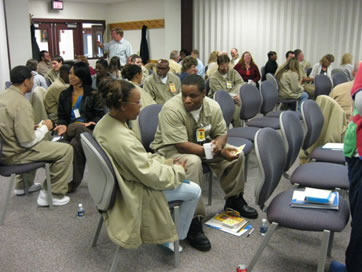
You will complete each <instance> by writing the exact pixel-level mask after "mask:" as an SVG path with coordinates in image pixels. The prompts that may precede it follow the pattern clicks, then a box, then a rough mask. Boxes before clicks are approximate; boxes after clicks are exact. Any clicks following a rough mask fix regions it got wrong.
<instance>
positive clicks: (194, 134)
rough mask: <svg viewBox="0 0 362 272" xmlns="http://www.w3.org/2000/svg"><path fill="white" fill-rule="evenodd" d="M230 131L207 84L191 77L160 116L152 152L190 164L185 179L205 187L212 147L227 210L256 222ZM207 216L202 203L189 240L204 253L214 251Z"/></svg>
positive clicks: (239, 158)
mask: <svg viewBox="0 0 362 272" xmlns="http://www.w3.org/2000/svg"><path fill="white" fill-rule="evenodd" d="M226 138H227V130H226V125H225V121H224V118H223V115H222V112H221V109H220V106H219V104H218V103H217V102H216V101H214V100H212V99H210V98H208V97H205V84H204V80H203V79H202V78H201V77H200V76H198V75H189V76H187V77H186V78H185V79H184V80H183V82H182V93H181V94H179V95H177V96H175V97H173V98H171V99H170V100H169V101H167V103H165V105H164V106H163V108H162V110H161V112H160V114H159V124H158V128H157V132H156V135H155V139H154V141H153V142H152V144H151V148H152V149H153V150H155V151H157V153H159V154H161V155H163V156H165V157H166V158H173V159H176V160H182V161H183V160H187V163H186V166H187V171H186V178H187V179H189V180H192V181H193V182H195V183H198V184H201V183H202V177H203V172H202V165H201V163H202V161H204V157H205V156H204V154H205V153H204V147H203V143H206V142H211V143H212V144H213V154H214V159H212V160H207V161H204V162H205V163H207V165H208V166H209V167H210V168H211V169H212V171H213V173H215V174H216V175H217V176H218V177H220V183H221V187H222V189H223V191H224V192H225V194H226V196H225V198H226V203H225V208H232V209H234V210H237V211H238V212H240V214H241V216H245V217H248V218H257V216H258V214H257V212H256V210H255V209H253V208H251V207H249V206H248V205H247V203H246V202H245V200H244V198H243V191H244V183H245V181H244V173H243V172H244V170H243V169H244V166H243V164H244V156H243V155H242V154H241V155H240V156H239V155H236V154H235V150H236V148H235V147H233V146H228V145H226ZM205 215H206V212H205V207H204V205H203V202H202V200H200V201H199V203H198V206H197V208H196V212H195V218H194V219H193V221H192V223H191V227H190V230H189V233H188V236H187V239H188V241H189V242H190V244H191V245H192V246H193V247H195V248H197V249H199V250H201V251H207V250H209V249H210V248H211V244H210V241H209V239H208V238H207V237H206V235H205V234H204V233H203V230H202V223H201V220H200V216H201V217H204V216H205Z"/></svg>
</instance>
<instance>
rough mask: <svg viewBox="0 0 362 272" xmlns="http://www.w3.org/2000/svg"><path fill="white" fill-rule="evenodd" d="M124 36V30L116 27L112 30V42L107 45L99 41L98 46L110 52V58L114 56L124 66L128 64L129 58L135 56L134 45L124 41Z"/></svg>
mask: <svg viewBox="0 0 362 272" xmlns="http://www.w3.org/2000/svg"><path fill="white" fill-rule="evenodd" d="M123 36H124V34H123V30H122V29H120V28H119V27H116V28H114V29H112V41H110V42H109V43H105V44H103V43H101V42H100V41H97V45H98V46H99V47H100V48H102V49H104V51H108V52H109V54H108V58H109V59H111V58H112V57H114V56H117V57H119V58H120V61H121V65H122V66H123V65H126V64H127V59H128V57H129V56H131V55H132V54H133V50H132V45H131V44H130V43H129V41H127V40H126V39H124V38H123Z"/></svg>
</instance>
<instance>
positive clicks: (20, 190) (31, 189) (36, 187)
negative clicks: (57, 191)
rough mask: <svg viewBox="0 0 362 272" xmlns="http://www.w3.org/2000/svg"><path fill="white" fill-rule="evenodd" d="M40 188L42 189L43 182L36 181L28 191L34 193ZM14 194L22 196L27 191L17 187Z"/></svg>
mask: <svg viewBox="0 0 362 272" xmlns="http://www.w3.org/2000/svg"><path fill="white" fill-rule="evenodd" d="M40 189H41V184H40V183H34V184H33V185H31V186H30V187H29V188H28V192H29V193H34V192H37V191H39V190H40ZM14 194H15V195H17V196H21V195H24V194H25V191H24V189H15V190H14Z"/></svg>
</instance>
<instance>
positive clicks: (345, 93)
mask: <svg viewBox="0 0 362 272" xmlns="http://www.w3.org/2000/svg"><path fill="white" fill-rule="evenodd" d="M353 83H354V80H352V81H348V82H345V83H342V84H338V85H337V86H336V87H334V88H333V90H332V92H331V93H330V94H329V96H330V97H332V98H333V99H334V100H335V101H336V102H337V103H338V104H339V105H340V106H341V107H342V109H343V110H344V112H345V113H346V117H347V120H348V121H349V119H350V118H351V113H352V105H353V100H352V96H351V89H352V87H353Z"/></svg>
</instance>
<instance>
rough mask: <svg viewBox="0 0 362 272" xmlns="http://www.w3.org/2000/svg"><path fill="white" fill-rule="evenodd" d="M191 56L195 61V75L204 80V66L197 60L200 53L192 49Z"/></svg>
mask: <svg viewBox="0 0 362 272" xmlns="http://www.w3.org/2000/svg"><path fill="white" fill-rule="evenodd" d="M191 56H192V57H193V58H195V59H196V60H197V67H196V69H197V74H198V75H199V76H201V77H202V78H205V66H204V64H203V63H202V61H201V60H200V59H199V56H200V53H199V50H197V49H194V50H192V52H191Z"/></svg>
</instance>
